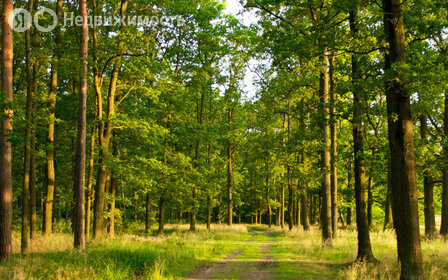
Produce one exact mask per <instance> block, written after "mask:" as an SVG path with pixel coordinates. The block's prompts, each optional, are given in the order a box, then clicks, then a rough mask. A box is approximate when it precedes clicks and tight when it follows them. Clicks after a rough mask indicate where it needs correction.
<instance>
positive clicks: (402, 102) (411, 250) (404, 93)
mask: <svg viewBox="0 0 448 280" xmlns="http://www.w3.org/2000/svg"><path fill="white" fill-rule="evenodd" d="M405 5H406V4H405V3H402V1H401V0H383V9H384V26H385V32H386V36H387V40H388V43H389V57H388V58H389V59H390V61H388V62H386V71H391V69H392V67H391V66H392V65H393V64H399V65H402V64H406V63H407V59H406V38H405V31H404V21H403V14H402V9H403V7H404V6H405ZM393 74H394V77H391V78H390V79H389V80H387V85H386V96H387V115H388V125H389V129H388V132H389V133H388V134H389V148H390V154H391V160H392V169H391V171H392V172H391V176H392V186H393V187H392V211H393V216H394V221H395V222H394V224H395V227H396V233H397V248H398V258H399V260H400V264H401V276H400V278H401V279H424V273H423V263H422V252H421V245H420V232H419V221H418V193H417V182H416V181H417V180H416V172H415V154H414V131H413V121H412V117H411V104H410V97H409V90H408V88H407V81H406V80H405V77H402V76H401V74H400V73H399V72H396V71H395V72H394V73H393Z"/></svg>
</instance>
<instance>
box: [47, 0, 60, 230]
mask: <svg viewBox="0 0 448 280" xmlns="http://www.w3.org/2000/svg"><path fill="white" fill-rule="evenodd" d="M62 4H63V0H58V1H57V3H56V15H57V18H58V19H61V18H62ZM60 43H61V32H60V27H59V25H58V26H57V27H56V38H55V46H54V49H53V58H52V61H51V78H50V94H49V98H50V102H49V104H48V110H49V123H48V134H47V189H46V195H45V206H44V215H43V226H42V233H43V234H44V235H46V236H49V235H51V233H52V224H53V200H54V183H55V174H54V123H55V118H56V115H55V111H56V91H57V87H58V65H59V45H60Z"/></svg>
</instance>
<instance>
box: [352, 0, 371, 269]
mask: <svg viewBox="0 0 448 280" xmlns="http://www.w3.org/2000/svg"><path fill="white" fill-rule="evenodd" d="M357 17H358V11H357V7H355V9H354V10H353V11H351V12H350V29H351V32H352V36H353V38H357V36H358V21H357ZM352 75H353V76H352V83H353V143H354V144H353V146H354V159H355V160H354V161H355V167H354V173H355V202H356V226H357V228H358V256H357V260H358V261H361V262H369V261H372V260H373V259H374V257H373V253H372V246H371V244H370V233H369V221H368V217H367V205H366V204H367V200H366V170H365V164H364V138H363V137H364V125H363V120H364V114H363V103H364V96H363V94H364V93H363V92H362V87H361V84H360V83H361V80H362V70H361V66H360V62H359V56H358V55H357V54H353V55H352Z"/></svg>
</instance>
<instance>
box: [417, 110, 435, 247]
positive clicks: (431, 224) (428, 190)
mask: <svg viewBox="0 0 448 280" xmlns="http://www.w3.org/2000/svg"><path fill="white" fill-rule="evenodd" d="M426 122H427V117H426V115H422V116H421V117H420V137H421V138H422V141H423V143H424V144H425V145H428V138H427V137H428V125H427V123H426ZM434 184H435V183H434V180H433V178H432V176H431V171H430V170H428V169H427V168H425V169H424V170H423V190H424V205H425V208H424V213H425V235H426V237H427V238H429V239H433V238H434V237H436V236H437V229H436V217H435V213H434Z"/></svg>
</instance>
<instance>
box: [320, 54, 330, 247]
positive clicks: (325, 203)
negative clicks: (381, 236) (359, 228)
mask: <svg viewBox="0 0 448 280" xmlns="http://www.w3.org/2000/svg"><path fill="white" fill-rule="evenodd" d="M321 59H322V70H321V74H320V86H319V95H320V109H319V110H320V114H321V118H322V121H321V123H320V126H321V129H322V131H323V141H322V145H323V148H322V150H321V171H322V173H323V179H322V184H321V196H322V210H321V213H320V214H321V216H320V220H321V228H322V243H323V245H324V246H331V245H332V236H333V234H332V230H331V221H332V218H331V175H330V167H331V159H330V124H329V115H330V111H329V107H328V105H329V76H328V69H327V65H328V54H327V50H326V49H324V54H323V55H322V58H321Z"/></svg>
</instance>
